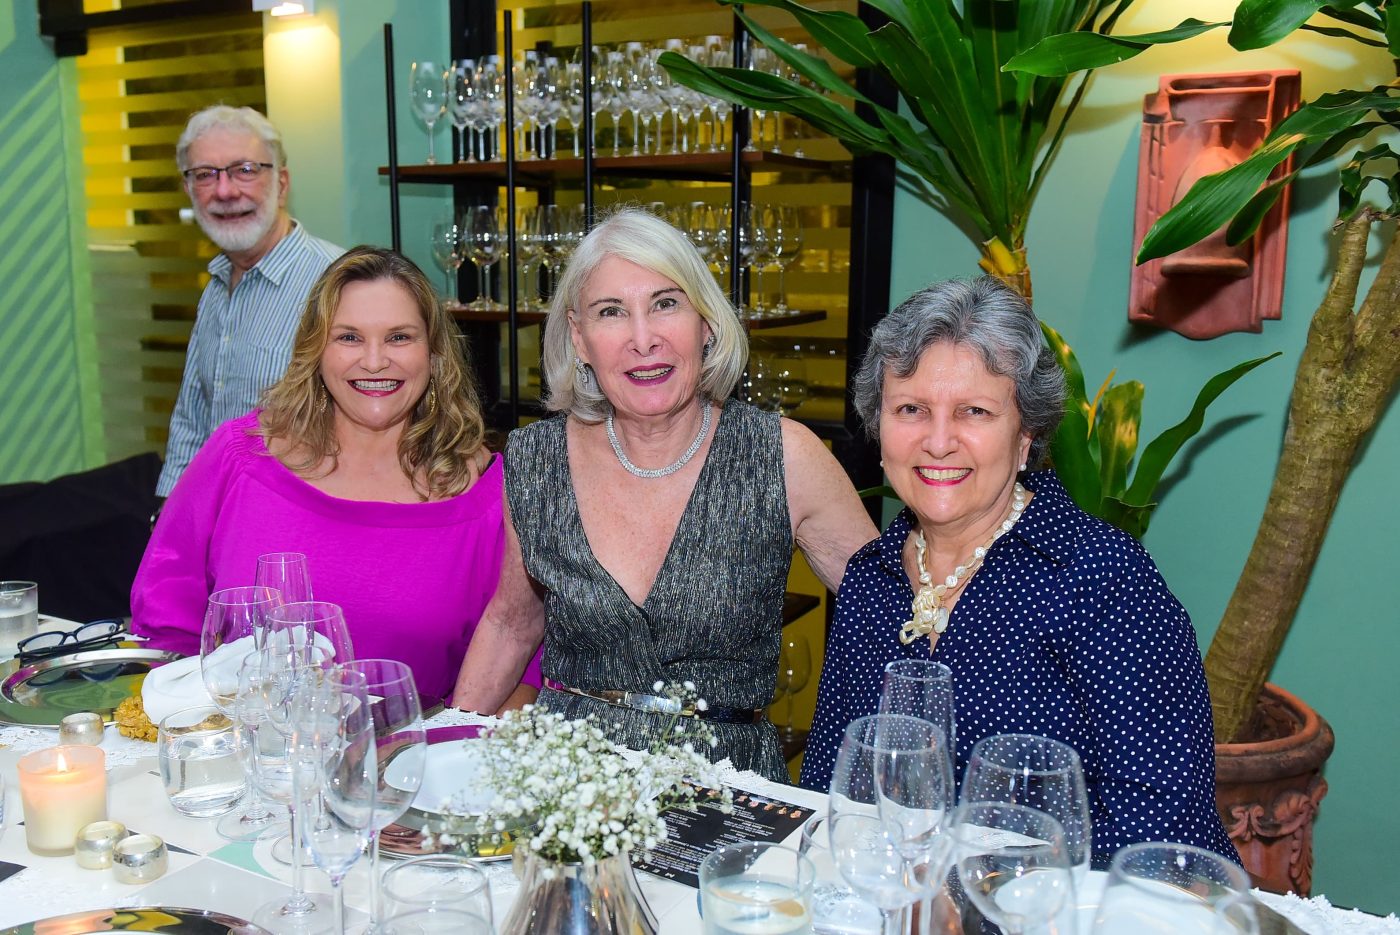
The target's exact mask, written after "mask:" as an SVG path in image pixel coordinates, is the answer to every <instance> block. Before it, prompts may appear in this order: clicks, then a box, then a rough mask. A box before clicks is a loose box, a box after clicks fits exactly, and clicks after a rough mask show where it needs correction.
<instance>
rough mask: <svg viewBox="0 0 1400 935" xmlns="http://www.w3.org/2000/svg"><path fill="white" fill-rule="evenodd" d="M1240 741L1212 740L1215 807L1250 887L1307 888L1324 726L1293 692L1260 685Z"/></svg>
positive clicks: (1322, 786)
mask: <svg viewBox="0 0 1400 935" xmlns="http://www.w3.org/2000/svg"><path fill="white" fill-rule="evenodd" d="M1247 736H1249V737H1250V738H1252V739H1251V740H1249V741H1246V742H1244V743H1219V744H1216V745H1215V806H1216V808H1217V809H1218V810H1219V812H1220V820H1221V821H1223V822H1224V823H1225V830H1227V831H1228V832H1229V833H1230V840H1232V841H1234V842H1235V846H1236V847H1237V848H1239V851H1240V857H1241V858H1243V859H1244V866H1245V869H1246V870H1248V871H1249V875H1250V878H1251V879H1252V880H1253V881H1254V885H1255V886H1257V887H1259V888H1260V889H1263V890H1268V891H1270V892H1274V893H1286V892H1288V891H1290V890H1292V891H1293V892H1295V893H1298V894H1299V895H1301V896H1307V895H1309V893H1310V892H1311V890H1312V864H1313V857H1312V826H1313V819H1314V818H1316V817H1317V807H1318V804H1319V803H1320V802H1321V801H1322V798H1323V796H1325V795H1326V794H1327V780H1325V779H1323V778H1322V773H1321V770H1322V764H1323V763H1324V762H1326V760H1327V757H1329V756H1330V755H1331V754H1332V747H1333V745H1334V744H1335V742H1336V741H1335V738H1334V737H1333V736H1332V728H1331V727H1330V726H1329V725H1328V724H1327V722H1326V721H1324V720H1323V719H1322V718H1321V717H1319V716H1318V713H1317V712H1316V711H1314V710H1313V709H1312V708H1310V707H1308V706H1307V705H1306V704H1304V703H1303V702H1302V701H1300V700H1298V698H1297V697H1295V696H1294V695H1291V694H1289V693H1288V692H1286V691H1284V690H1283V689H1282V688H1279V687H1278V686H1277V685H1273V684H1268V683H1266V684H1265V685H1264V690H1263V692H1261V693H1260V695H1259V706H1258V708H1257V709H1255V712H1254V719H1253V720H1252V721H1251V722H1250V726H1249V731H1248V733H1247Z"/></svg>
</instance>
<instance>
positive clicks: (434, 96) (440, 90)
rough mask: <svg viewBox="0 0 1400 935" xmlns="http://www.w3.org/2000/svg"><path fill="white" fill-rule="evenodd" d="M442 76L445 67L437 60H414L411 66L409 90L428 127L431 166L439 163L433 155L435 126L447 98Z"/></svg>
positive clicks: (420, 115)
mask: <svg viewBox="0 0 1400 935" xmlns="http://www.w3.org/2000/svg"><path fill="white" fill-rule="evenodd" d="M442 76H443V69H442V68H440V67H439V66H438V65H437V63H435V62H430V61H422V62H414V63H413V64H412V65H411V66H410V68H409V79H408V90H409V95H410V98H411V99H412V101H413V112H414V113H415V114H417V115H418V119H420V120H422V121H423V125H424V126H426V127H427V128H428V159H427V163H428V165H430V166H435V165H437V157H436V156H435V155H433V127H435V126H437V122H438V118H439V117H440V116H442V111H443V106H444V105H445V103H446V100H447V85H446V83H445V82H444V81H443V80H442Z"/></svg>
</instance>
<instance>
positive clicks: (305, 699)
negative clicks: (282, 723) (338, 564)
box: [291, 666, 379, 935]
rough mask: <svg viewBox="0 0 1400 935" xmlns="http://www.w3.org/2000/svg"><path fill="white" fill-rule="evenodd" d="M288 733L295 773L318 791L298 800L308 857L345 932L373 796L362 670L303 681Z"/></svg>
mask: <svg viewBox="0 0 1400 935" xmlns="http://www.w3.org/2000/svg"><path fill="white" fill-rule="evenodd" d="M296 704H297V709H296V714H295V716H294V724H295V730H294V733H293V735H292V748H291V749H292V757H293V760H294V762H295V765H294V774H303V775H306V776H308V777H314V778H313V779H312V783H313V787H314V788H315V789H317V790H318V791H319V793H320V794H319V795H308V796H306V798H305V799H303V800H302V801H300V802H298V805H299V806H300V809H299V810H300V812H301V826H302V835H303V837H304V839H305V841H306V845H307V849H308V850H309V851H310V853H311V858H312V860H314V861H315V862H316V866H317V867H320V868H321V870H322V871H324V872H325V874H326V875H327V876H328V877H330V881H331V894H332V898H333V900H334V907H333V909H332V910H331V911H332V914H333V918H334V922H335V931H336V932H338V933H340V935H344V933H345V891H344V889H343V888H342V886H341V884H342V883H344V882H345V875H346V874H347V873H349V872H350V868H351V867H353V866H354V865H355V862H356V861H357V860H359V859H360V852H361V851H363V850H364V849H365V845H366V844H367V843H369V841H370V838H371V830H370V829H371V828H372V827H373V824H374V812H375V797H376V796H377V795H378V779H379V768H378V756H377V748H376V746H375V737H374V719H373V716H372V715H371V713H370V703H369V690H368V688H367V686H366V681H365V677H364V676H363V675H362V674H361V673H359V672H356V671H353V670H351V669H349V668H347V667H346V666H335V667H334V668H332V669H329V670H326V672H325V677H324V678H322V679H319V680H316V681H308V682H305V683H303V684H302V686H301V689H300V690H299V692H298V698H297V702H296Z"/></svg>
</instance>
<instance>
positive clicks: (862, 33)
mask: <svg viewBox="0 0 1400 935" xmlns="http://www.w3.org/2000/svg"><path fill="white" fill-rule="evenodd" d="M719 2H720V3H722V4H724V5H725V6H732V5H734V4H735V3H744V5H745V6H750V7H755V6H766V7H773V8H775V9H779V10H785V11H787V12H788V13H790V14H792V16H793V18H794V19H796V20H797V21H798V22H799V23H801V24H802V26H803V28H805V29H806V30H807V32H809V33H811V35H812V38H813V39H814V40H815V41H816V42H817V43H818V44H819V45H821V46H822V47H823V48H825V49H826V50H827V51H829V52H831V54H832V55H835V56H836V57H837V58H839V59H840V60H841V61H843V62H849V63H851V64H852V65H855V66H856V67H857V68H873V67H876V66H878V65H879V64H880V62H879V60H878V59H877V58H876V57H875V52H874V49H872V48H871V45H870V38H869V35H870V30H869V29H868V28H867V27H866V25H865V23H863V22H862V21H861V19H860V17H859V16H855V15H853V14H851V13H845V12H842V11H840V10H810V9H808V8H807V7H804V6H802V5H801V4H800V3H793V2H792V0H719Z"/></svg>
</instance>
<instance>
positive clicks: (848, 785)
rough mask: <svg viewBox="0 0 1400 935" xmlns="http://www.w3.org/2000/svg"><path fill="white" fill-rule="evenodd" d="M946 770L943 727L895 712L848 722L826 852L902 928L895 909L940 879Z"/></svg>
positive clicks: (888, 923)
mask: <svg viewBox="0 0 1400 935" xmlns="http://www.w3.org/2000/svg"><path fill="white" fill-rule="evenodd" d="M952 785H953V783H952V768H951V765H950V763H949V760H948V751H947V746H946V741H945V740H944V738H943V735H942V732H941V731H940V730H939V729H938V728H937V727H935V726H934V725H933V724H932V723H930V722H928V721H922V720H919V719H918V718H912V717H907V716H905V715H899V714H877V715H871V716H869V717H863V718H857V719H856V720H854V721H852V722H851V723H850V724H849V725H847V727H846V733H845V735H844V736H843V737H842V740H841V747H840V750H839V751H838V752H837V754H836V766H835V769H834V771H833V773H832V779H831V796H830V799H829V802H828V809H829V811H828V816H827V817H828V825H829V828H830V830H829V834H830V839H831V853H832V858H833V859H834V861H835V862H836V866H837V868H838V869H839V870H840V871H841V875H842V877H844V878H845V880H846V883H847V884H848V885H849V886H850V887H851V889H852V890H854V891H855V892H856V893H858V894H859V895H861V896H863V897H864V898H865V899H867V900H868V901H870V902H871V903H873V904H874V905H875V906H876V907H877V908H879V910H880V912H881V913H882V915H883V931H884V935H897V933H899V931H900V918H899V917H900V910H902V909H903V908H904V907H905V906H908V905H909V904H910V903H912V902H914V901H915V900H916V899H917V898H918V897H919V896H921V895H924V894H925V893H926V892H927V891H928V890H929V889H931V888H934V887H937V886H939V885H941V883H942V878H943V874H944V870H945V864H946V857H947V853H948V846H947V842H946V839H945V838H944V836H943V834H942V830H943V825H944V816H945V812H946V811H947V809H948V808H949V807H950V805H951V804H952V796H953V789H952Z"/></svg>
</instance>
